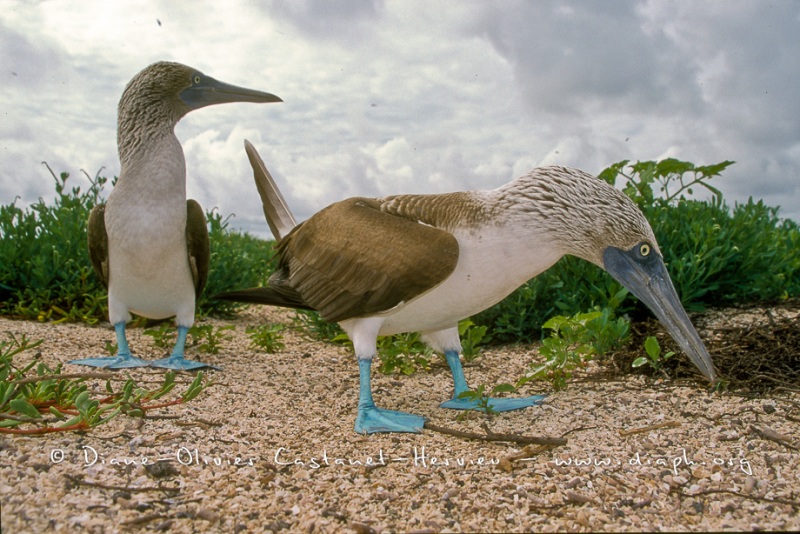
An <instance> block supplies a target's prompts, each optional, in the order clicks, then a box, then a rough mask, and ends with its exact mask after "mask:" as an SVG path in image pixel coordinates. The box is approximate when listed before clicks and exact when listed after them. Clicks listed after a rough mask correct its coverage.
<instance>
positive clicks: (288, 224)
mask: <svg viewBox="0 0 800 534" xmlns="http://www.w3.org/2000/svg"><path fill="white" fill-rule="evenodd" d="M244 149H245V152H247V158H248V159H249V160H250V166H251V167H252V168H253V179H254V180H255V182H256V188H257V189H258V194H259V196H261V204H262V205H263V207H264V217H266V219H267V224H269V228H270V230H272V235H273V236H275V240H276V241H280V240H281V239H282V238H284V237H286V234H288V233H289V232H290V231H291V230H292V228H294V227H295V226H297V222H295V219H294V216H293V215H292V212H291V211H289V206H287V204H286V200H284V198H283V195H282V194H281V192H280V189H278V186H277V185H276V184H275V180H274V179H273V178H272V175H271V174H270V173H269V170H268V169H267V166H266V165H265V164H264V160H262V159H261V156H259V155H258V151H257V150H256V149H255V147H254V146H253V145H252V144H251V143H250V141H248V140H246V139H245V141H244Z"/></svg>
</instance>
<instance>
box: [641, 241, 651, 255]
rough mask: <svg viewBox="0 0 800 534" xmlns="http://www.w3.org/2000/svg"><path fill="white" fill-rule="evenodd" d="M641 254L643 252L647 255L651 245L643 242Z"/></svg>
mask: <svg viewBox="0 0 800 534" xmlns="http://www.w3.org/2000/svg"><path fill="white" fill-rule="evenodd" d="M639 254H641V255H642V256H647V255H648V254H650V245H648V244H647V243H642V244H641V245H639Z"/></svg>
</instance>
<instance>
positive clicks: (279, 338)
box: [246, 324, 286, 354]
mask: <svg viewBox="0 0 800 534" xmlns="http://www.w3.org/2000/svg"><path fill="white" fill-rule="evenodd" d="M282 330H283V325H280V324H262V325H259V326H251V327H249V328H247V330H246V333H247V335H248V336H249V337H250V344H251V345H252V346H253V347H256V348H259V349H261V350H263V351H264V352H266V353H268V354H274V353H276V352H279V351H281V350H283V349H285V348H286V345H285V344H284V343H283V334H281V331H282Z"/></svg>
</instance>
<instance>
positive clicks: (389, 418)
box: [356, 404, 425, 434]
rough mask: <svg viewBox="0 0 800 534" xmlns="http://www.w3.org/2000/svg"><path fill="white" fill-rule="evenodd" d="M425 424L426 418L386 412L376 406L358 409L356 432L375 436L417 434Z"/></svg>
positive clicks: (371, 405) (391, 411)
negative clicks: (387, 433)
mask: <svg viewBox="0 0 800 534" xmlns="http://www.w3.org/2000/svg"><path fill="white" fill-rule="evenodd" d="M424 424H425V418H424V417H422V416H419V415H414V414H411V413H406V412H397V411H395V410H384V409H382V408H378V407H377V406H375V405H374V404H370V405H367V406H359V407H358V417H356V432H358V433H359V434H374V433H375V432H416V433H419V432H420V431H421V430H422V427H423V425H424Z"/></svg>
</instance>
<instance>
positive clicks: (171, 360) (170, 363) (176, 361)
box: [150, 326, 221, 371]
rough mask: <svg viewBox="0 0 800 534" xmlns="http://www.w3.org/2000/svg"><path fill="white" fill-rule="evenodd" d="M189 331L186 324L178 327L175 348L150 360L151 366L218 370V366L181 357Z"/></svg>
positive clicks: (179, 369)
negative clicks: (158, 358)
mask: <svg viewBox="0 0 800 534" xmlns="http://www.w3.org/2000/svg"><path fill="white" fill-rule="evenodd" d="M188 333H189V328H188V327H186V326H179V327H178V340H177V341H176V342H175V348H174V349H172V354H170V355H169V357H167V358H161V359H160V360H155V361H152V362H150V366H151V367H161V368H162V369H174V370H175V371H194V370H195V369H206V368H208V369H216V370H217V371H220V370H221V369H220V368H219V367H215V366H213V365H210V364H207V363H203V362H196V361H193V360H187V359H186V358H184V357H183V349H184V347H185V346H186V336H187V334H188Z"/></svg>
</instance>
